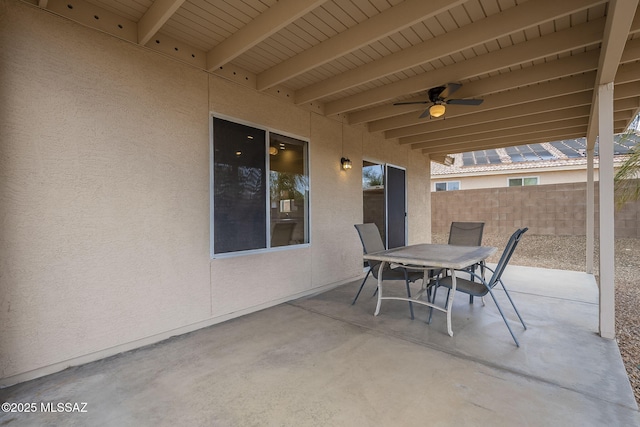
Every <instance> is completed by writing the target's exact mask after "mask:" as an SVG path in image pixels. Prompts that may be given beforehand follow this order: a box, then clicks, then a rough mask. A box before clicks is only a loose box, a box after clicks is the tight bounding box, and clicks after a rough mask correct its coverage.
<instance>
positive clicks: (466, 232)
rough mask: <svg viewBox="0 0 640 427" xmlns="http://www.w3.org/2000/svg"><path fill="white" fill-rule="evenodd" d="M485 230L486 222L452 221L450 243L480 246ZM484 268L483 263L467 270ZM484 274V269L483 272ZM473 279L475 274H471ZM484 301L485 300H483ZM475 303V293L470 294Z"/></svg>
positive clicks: (470, 299) (470, 301) (473, 270)
mask: <svg viewBox="0 0 640 427" xmlns="http://www.w3.org/2000/svg"><path fill="white" fill-rule="evenodd" d="M483 231H484V222H456V221H454V222H452V223H451V228H450V229H449V242H448V243H449V244H450V245H457V246H480V245H482V232H483ZM478 267H480V268H481V269H482V268H484V263H482V264H481V265H478V264H475V265H470V266H469V267H467V268H466V269H465V270H469V271H470V272H471V273H475V271H476V268H478ZM481 274H482V275H484V271H482V273H481ZM471 279H472V280H473V276H471ZM483 302H484V301H483ZM471 303H473V295H469V304H471Z"/></svg>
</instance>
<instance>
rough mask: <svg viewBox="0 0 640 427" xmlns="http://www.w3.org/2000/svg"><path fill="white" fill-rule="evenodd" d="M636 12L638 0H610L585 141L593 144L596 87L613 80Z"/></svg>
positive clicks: (595, 127) (596, 129)
mask: <svg viewBox="0 0 640 427" xmlns="http://www.w3.org/2000/svg"><path fill="white" fill-rule="evenodd" d="M637 13H638V0H610V1H609V4H608V8H607V22H606V25H605V28H604V32H603V37H602V45H601V47H600V60H599V63H598V74H597V77H596V82H595V85H594V93H593V102H592V104H591V118H590V120H589V131H588V133H587V134H588V137H587V141H588V142H589V143H590V144H591V145H593V144H594V143H595V139H596V138H595V137H596V135H597V134H598V106H597V94H598V90H597V89H598V87H600V86H601V85H603V84H608V83H611V82H613V81H614V80H615V76H616V72H617V70H618V66H619V65H620V60H621V58H622V55H623V53H624V49H625V44H626V42H627V39H628V37H629V32H630V31H631V28H632V26H633V23H634V18H635V17H636V14H637Z"/></svg>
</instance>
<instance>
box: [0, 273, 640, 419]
mask: <svg viewBox="0 0 640 427" xmlns="http://www.w3.org/2000/svg"><path fill="white" fill-rule="evenodd" d="M525 276H526V275H525ZM509 277H511V276H509ZM513 277H514V279H513V282H514V283H513V285H514V286H512V287H515V286H516V283H515V282H516V279H515V277H516V276H513ZM358 285H359V283H355V282H354V283H352V284H349V285H347V286H342V287H340V288H337V289H335V290H333V291H330V292H327V293H324V294H321V295H317V296H315V297H312V298H307V299H304V300H298V301H295V302H293V303H291V304H283V305H280V306H277V307H273V308H270V309H267V310H263V311H261V312H258V313H254V314H251V315H248V316H244V317H242V318H238V319H235V320H232V321H228V322H225V323H223V324H220V325H216V326H213V327H210V328H206V329H202V330H199V331H196V332H193V333H191V334H187V335H183V336H179V337H175V338H172V339H170V340H167V341H165V342H162V343H159V344H156V345H154V346H150V347H146V348H142V349H139V350H135V351H132V352H128V353H124V354H122V355H119V356H116V357H113V358H109V359H105V360H102V361H99V362H95V363H91V364H87V365H83V366H80V367H76V368H71V369H68V370H66V371H64V372H60V373H58V374H54V375H50V376H48V377H44V378H40V379H38V380H34V381H30V382H27V383H23V384H19V385H16V386H14V387H11V388H8V389H4V390H0V400H1V401H3V402H4V401H6V402H14V403H17V402H22V403H25V402H34V403H36V404H37V405H38V411H37V412H35V413H23V414H17V413H6V412H5V413H0V425H20V426H31V425H33V426H41V425H65V426H87V425H89V426H116V425H117V426H147V425H148V426H151V425H153V426H158V425H159V426H165V425H166V426H174V425H192V426H200V425H203V426H204V425H216V426H218V425H219V426H245V425H279V426H281V425H284V426H289V425H291V426H326V425H331V426H354V425H393V426H405V425H406V426H411V425H416V426H418V425H420V426H423V425H435V426H450V425H455V426H479V425H491V426H513V425H529V426H543V425H563V426H601V425H625V426H631V425H640V418H639V413H638V411H637V406H636V405H635V402H634V401H633V400H632V399H633V396H632V394H631V389H630V387H629V384H628V380H627V379H626V377H624V378H621V376H620V375H619V371H620V369H623V368H622V367H621V361H620V356H619V353H617V346H616V345H615V342H614V341H607V340H603V339H601V338H599V337H598V336H597V335H596V334H595V332H594V330H593V322H592V321H591V320H590V310H592V309H594V310H595V308H592V307H591V306H590V304H589V303H585V302H576V301H572V300H570V299H564V298H558V297H549V296H545V295H542V294H543V293H542V292H538V290H536V289H534V290H536V292H537V294H533V293H524V292H523V293H518V295H514V297H517V304H518V305H519V308H520V309H521V311H522V314H523V316H525V320H528V321H529V324H530V327H529V329H528V330H527V331H523V330H522V328H520V330H517V334H518V336H519V337H520V340H521V343H522V347H521V348H519V349H518V348H517V347H516V346H515V345H514V343H513V341H512V340H511V337H510V335H509V334H508V331H507V330H506V328H505V326H504V324H502V319H501V318H497V319H496V318H495V316H494V314H495V313H494V311H495V307H494V306H492V303H490V302H488V303H487V306H486V307H482V306H481V304H479V303H477V304H474V305H473V306H471V307H470V306H469V304H468V301H467V300H466V298H464V297H462V296H460V298H457V299H456V306H455V307H454V312H453V313H454V322H455V323H454V333H455V334H456V335H455V336H454V337H453V338H450V337H449V336H448V335H446V329H445V322H444V319H438V317H442V316H437V315H436V314H434V322H433V323H432V324H431V325H427V324H426V323H425V321H426V316H425V314H426V310H420V309H417V310H416V314H417V315H418V316H422V317H418V318H416V320H414V321H412V320H411V319H410V318H409V310H408V307H407V306H406V305H407V304H406V303H402V302H396V301H388V302H387V304H383V307H382V312H381V314H380V316H378V317H374V316H373V315H372V313H373V309H372V305H375V303H374V302H373V300H372V299H371V298H369V295H371V292H372V291H373V287H374V286H373V282H372V283H370V284H368V285H367V289H366V290H365V291H364V293H363V296H362V300H361V301H359V302H358V304H357V305H355V306H353V307H352V306H350V305H349V303H350V301H351V298H352V296H353V295H354V294H355V291H356V289H357V286H358ZM539 294H540V295H539ZM465 310H466V311H465ZM596 311H597V310H596ZM583 321H586V322H587V324H586V326H585V324H583V323H582V322H583ZM589 322H590V323H589ZM478 325H481V326H482V325H484V327H480V326H478ZM516 328H517V326H516ZM487 331H489V332H487ZM563 341H567V342H563ZM475 347H477V348H478V349H474V348H475ZM539 347H541V348H539ZM563 354H564V355H563ZM571 362H572V363H573V365H576V367H573V368H572V367H571ZM598 364H602V366H601V368H598V367H597V366H598ZM580 367H582V368H580ZM607 377H611V378H607ZM617 382H620V384H618V383H617ZM599 386H600V388H599ZM615 393H620V394H621V396H615ZM58 402H62V403H64V402H70V403H82V402H86V403H87V406H86V408H85V409H86V411H87V412H86V413H60V412H58V413H52V412H42V411H41V406H40V404H41V403H45V409H46V405H47V404H51V403H58Z"/></svg>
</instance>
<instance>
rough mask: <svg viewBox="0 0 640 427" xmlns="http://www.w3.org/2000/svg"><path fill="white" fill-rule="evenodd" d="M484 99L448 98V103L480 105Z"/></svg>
mask: <svg viewBox="0 0 640 427" xmlns="http://www.w3.org/2000/svg"><path fill="white" fill-rule="evenodd" d="M483 101H484V99H447V104H456V105H480V104H482V102H483Z"/></svg>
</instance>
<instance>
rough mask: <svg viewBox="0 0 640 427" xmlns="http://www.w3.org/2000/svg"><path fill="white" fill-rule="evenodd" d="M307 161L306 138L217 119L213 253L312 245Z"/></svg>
mask: <svg viewBox="0 0 640 427" xmlns="http://www.w3.org/2000/svg"><path fill="white" fill-rule="evenodd" d="M307 165H308V163H307V142H305V141H300V140H297V139H294V138H290V137H287V136H282V135H278V134H275V133H270V132H268V131H265V130H262V129H257V128H254V127H251V126H246V125H241V124H238V123H234V122H230V121H228V120H224V119H219V118H214V119H213V189H212V192H213V195H212V197H213V213H212V217H213V225H212V233H213V242H212V245H213V251H212V252H213V253H214V254H225V253H229V252H240V251H249V250H256V249H267V248H270V247H276V246H286V245H295V244H302V243H309V209H308V203H309V174H308V166H307ZM267 172H268V173H267ZM268 236H270V239H268V238H267V237H268Z"/></svg>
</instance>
